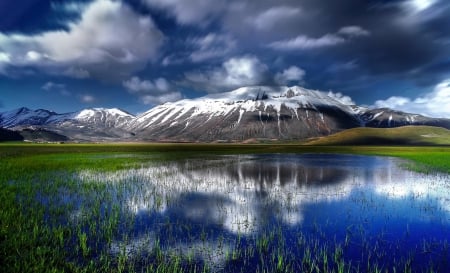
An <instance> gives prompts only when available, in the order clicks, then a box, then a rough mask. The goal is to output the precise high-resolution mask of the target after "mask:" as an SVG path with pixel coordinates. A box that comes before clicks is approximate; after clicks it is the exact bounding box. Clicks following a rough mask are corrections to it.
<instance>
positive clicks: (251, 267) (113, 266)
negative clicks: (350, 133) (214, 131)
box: [0, 145, 450, 272]
mask: <svg viewBox="0 0 450 273" xmlns="http://www.w3.org/2000/svg"><path fill="white" fill-rule="evenodd" d="M212 148H214V149H215V150H214V149H212ZM109 149H111V150H112V152H109V151H108V150H109ZM0 151H1V152H0V163H1V164H0V187H1V192H0V204H2V210H0V223H1V228H0V264H1V265H2V272H211V271H219V272H222V271H223V272H412V271H413V268H414V265H415V259H417V258H418V256H420V257H422V260H424V261H431V262H430V264H427V265H426V266H424V267H421V268H422V269H423V270H424V271H427V272H432V271H433V270H437V269H438V268H440V267H442V266H443V267H444V268H445V267H446V266H447V267H446V268H448V266H449V265H448V264H445V259H446V258H448V257H449V255H450V254H449V247H448V242H447V241H444V242H443V241H438V242H428V241H424V242H423V244H422V245H421V248H420V250H421V251H420V253H419V254H417V253H413V254H408V253H404V254H406V255H403V256H402V255H400V256H396V260H395V263H394V262H392V261H391V260H389V255H390V254H389V253H388V252H387V250H386V248H384V247H382V246H381V244H383V243H384V244H385V243H386V241H385V240H386V239H385V235H384V233H379V234H378V237H376V238H367V237H366V236H365V233H364V232H365V229H366V228H365V227H363V226H361V227H359V230H358V229H357V228H356V227H354V226H348V227H347V229H346V230H345V232H344V233H343V234H342V235H341V236H339V237H338V238H327V239H326V240H324V238H323V237H324V236H325V235H324V234H325V232H324V231H323V230H322V227H321V226H319V225H317V224H316V225H314V224H312V225H311V226H310V228H311V230H312V232H311V233H305V231H303V230H298V231H297V232H296V233H294V235H295V236H290V237H289V238H286V237H285V230H284V229H285V228H286V227H285V226H283V225H281V224H276V225H274V226H268V227H269V228H267V229H266V230H264V231H262V232H260V233H257V234H253V235H249V234H245V233H244V234H243V233H240V232H238V233H237V234H236V235H233V236H231V235H230V234H228V233H223V234H216V233H215V232H214V231H211V230H208V229H207V228H205V227H204V226H203V227H202V225H195V226H192V225H189V224H188V223H183V222H182V221H180V222H175V223H174V222H172V220H171V219H170V218H166V219H163V218H158V219H159V220H158V221H159V222H158V223H157V225H158V226H159V227H160V229H159V232H158V233H157V234H154V236H153V237H151V236H150V237H149V241H148V242H147V245H146V246H140V245H136V246H135V247H133V248H130V247H129V246H130V245H133V243H132V242H133V239H134V237H135V236H136V235H135V234H133V232H130V231H133V230H136V226H137V225H139V219H140V218H138V217H137V216H136V214H130V213H129V211H127V210H126V209H125V208H124V207H123V206H122V205H121V203H120V202H121V201H123V200H124V198H125V194H126V193H127V192H130V191H135V192H136V193H137V194H139V193H142V191H143V189H144V188H143V187H144V185H141V184H140V182H141V181H139V180H137V179H134V180H133V179H131V180H130V181H127V182H119V183H115V184H113V183H112V182H108V181H106V182H105V181H99V178H98V177H93V178H92V179H91V180H90V178H89V177H88V178H87V179H85V180H84V181H80V179H79V178H78V177H74V175H73V174H75V173H80V172H83V171H86V170H88V171H89V172H92V173H115V172H118V171H123V170H129V169H139V168H144V167H149V166H150V167H151V166H158V165H166V164H168V163H169V162H172V161H174V160H180V159H184V158H186V157H188V158H193V160H195V159H196V158H203V159H204V158H209V157H211V158H215V155H214V154H215V153H217V154H230V153H231V154H233V153H258V152H268V151H269V152H285V151H289V152H300V153H303V152H308V153H310V152H317V151H320V152H324V153H332V152H333V153H335V152H345V153H362V154H373V155H389V156H399V157H403V158H407V159H411V160H414V162H419V164H417V163H406V164H408V165H406V167H407V168H409V169H413V170H417V171H421V172H426V173H432V172H435V171H444V172H450V167H449V150H448V148H426V149H425V152H424V150H423V149H419V148H414V147H411V148H409V147H402V148H392V147H358V148H355V147H325V148H310V147H308V148H303V147H298V146H292V145H281V146H274V147H272V146H270V147H268V146H265V145H254V146H252V145H248V146H240V145H234V146H222V145H215V146H211V145H201V146H195V145H178V146H176V145H175V146H170V145H154V146H145V145H124V146H121V145H117V146H116V145H112V146H108V145H101V146H96V145H80V146H78V145H67V146H66V145H61V146H59V145H55V146H48V145H36V146H35V145H30V146H28V145H13V146H4V145H2V146H1V147H0ZM211 162H213V161H211ZM211 164H213V163H211ZM214 164H216V165H219V166H220V164H221V162H220V161H217V163H214ZM211 167H214V166H213V165H211ZM164 175H165V174H164V173H163V172H161V173H160V177H155V179H162V178H164ZM172 182H173V183H176V181H172ZM149 197H151V198H150V199H148V200H147V201H148V202H149V203H148V204H149V206H150V207H151V209H152V211H156V212H158V211H162V210H164V208H165V207H167V206H168V205H169V204H170V203H172V202H174V201H173V200H171V196H170V194H169V195H164V194H162V193H161V192H158V190H157V189H155V190H154V191H153V192H151V193H150V195H149ZM369 202H370V201H369V200H367V199H364V200H362V201H361V203H362V205H363V206H369V204H370V203H369ZM218 204H219V205H218V206H219V209H220V207H221V206H225V203H218ZM283 208H285V209H287V207H283ZM425 209H426V208H425ZM148 213H150V212H148ZM153 214H154V215H157V214H155V213H154V212H153ZM153 214H149V216H148V218H143V219H153V218H151V217H150V216H151V215H153ZM142 217H144V216H142ZM149 221H150V220H149ZM245 225H247V226H245ZM248 225H249V224H248V223H247V224H245V223H243V226H242V227H243V229H244V230H245V229H246V227H249V226H248ZM199 227H200V229H199ZM147 231H148V232H151V230H147ZM410 232H411V231H410V228H409V227H405V234H409V233H410ZM158 234H159V235H158ZM181 234H182V235H183V236H181ZM250 234H252V233H250ZM187 238H191V241H193V242H200V243H199V245H198V247H197V248H191V249H188V250H185V249H171V248H170V245H171V244H180V245H186V242H189V239H187ZM406 238H407V236H406ZM405 240H407V239H405ZM209 242H213V244H214V247H210V246H209V245H208V243H209ZM405 242H406V241H398V242H394V243H392V244H390V245H389V247H391V248H394V249H395V248H396V247H402V245H403V244H405ZM149 245H150V246H151V247H148V246H149ZM111 249H115V251H111ZM355 251H359V252H360V254H358V255H356V256H355ZM204 257H209V259H210V260H205V259H204ZM354 257H358V260H354ZM423 257H428V258H423ZM214 259H223V261H221V262H220V263H219V265H216V264H214V263H211V260H214ZM439 266H440V267H439Z"/></svg>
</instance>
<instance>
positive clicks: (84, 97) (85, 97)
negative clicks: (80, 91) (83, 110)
mask: <svg viewBox="0 0 450 273" xmlns="http://www.w3.org/2000/svg"><path fill="white" fill-rule="evenodd" d="M79 98H80V101H81V102H83V103H93V102H94V101H95V97H94V96H92V95H89V94H84V95H81V96H79Z"/></svg>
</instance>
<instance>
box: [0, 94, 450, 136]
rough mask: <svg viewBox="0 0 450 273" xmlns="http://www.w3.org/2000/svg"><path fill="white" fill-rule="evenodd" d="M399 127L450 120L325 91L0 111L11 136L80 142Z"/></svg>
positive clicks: (448, 123)
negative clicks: (348, 100)
mask: <svg viewBox="0 0 450 273" xmlns="http://www.w3.org/2000/svg"><path fill="white" fill-rule="evenodd" d="M404 125H430V126H440V127H445V128H448V129H450V120H449V119H436V118H428V117H424V116H421V115H417V114H409V113H403V112H399V111H394V110H391V109H386V108H383V109H368V108H364V107H359V106H355V105H347V104H345V103H344V102H342V101H341V100H340V99H339V98H336V97H335V96H330V95H329V94H327V93H325V92H321V91H315V90H308V89H305V88H302V87H298V86H293V87H286V86H280V87H268V86H255V87H242V88H239V89H236V90H234V91H231V92H226V93H220V94H212V95H208V96H205V97H201V98H197V99H185V100H180V101H177V102H171V103H165V104H162V105H159V106H156V107H154V108H152V109H150V110H149V111H147V112H145V113H143V114H141V115H139V116H133V115H131V114H129V113H127V112H125V111H122V110H120V109H117V108H113V109H105V108H93V109H85V110H82V111H79V112H74V113H65V114H58V113H55V112H52V111H48V110H43V109H39V110H30V109H28V108H20V109H16V110H12V111H8V112H3V113H0V127H4V128H10V129H13V130H16V131H17V130H18V131H20V130H24V129H26V128H30V127H32V128H33V129H44V130H48V131H51V132H55V133H57V134H59V135H62V136H67V137H68V138H69V139H71V140H85V141H118V140H122V141H123V140H127V141H128V140H131V141H133V140H147V141H187V142H196V141H200V142H216V141H244V140H248V139H272V140H295V139H305V138H310V137H320V136H326V135H330V134H333V133H336V132H340V131H343V130H345V129H350V128H355V127H376V128H378V127H381V128H390V127H399V126H404Z"/></svg>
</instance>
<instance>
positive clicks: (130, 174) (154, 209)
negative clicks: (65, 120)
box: [71, 154, 450, 272]
mask: <svg viewBox="0 0 450 273" xmlns="http://www.w3.org/2000/svg"><path fill="white" fill-rule="evenodd" d="M403 163H404V162H403V161H401V160H399V159H395V158H389V157H373V156H356V155H328V154H303V155H294V154H267V155H232V156H217V157H208V158H207V159H204V158H203V159H202V158H191V159H184V160H176V161H170V162H164V163H151V164H147V165H142V166H141V167H139V168H132V169H126V170H119V171H115V172H95V171H91V170H85V171H82V172H79V173H77V174H76V179H77V180H78V181H80V183H92V182H95V183H102V184H104V186H105V187H106V191H107V192H108V198H105V199H104V200H103V201H102V206H103V207H102V209H105V210H107V209H108V208H111V207H113V206H114V207H117V206H118V210H119V214H120V223H119V227H120V228H119V230H118V232H117V234H116V236H114V239H113V240H112V241H111V242H109V243H105V244H96V245H95V246H94V245H93V246H91V247H93V248H95V247H97V248H106V249H107V251H108V252H109V253H110V254H111V255H120V254H121V253H122V254H125V255H127V256H128V257H132V258H133V259H135V260H136V261H138V262H137V264H138V265H140V266H143V267H146V266H148V265H149V264H151V263H152V262H153V261H154V260H155V251H157V252H158V253H159V255H164V256H165V257H168V258H167V259H170V257H174V256H177V257H181V259H182V261H183V263H184V264H189V263H197V264H199V265H202V266H203V267H206V268H207V269H208V270H211V271H216V272H236V271H241V270H242V271H243V272H251V271H257V270H258V271H263V270H267V271H276V270H278V271H294V272H295V271H302V270H309V269H311V270H316V271H317V270H319V271H320V272H323V271H339V269H340V268H341V269H342V268H345V271H347V270H348V271H353V272H366V271H376V270H378V269H379V270H382V271H386V270H388V271H389V272H391V271H394V268H395V270H396V271H397V272H403V271H405V270H406V271H408V270H412V271H425V270H430V269H434V270H438V271H440V272H444V271H448V270H450V262H449V261H450V249H449V243H450V177H449V176H448V175H446V174H433V175H425V174H419V173H415V172H412V171H408V170H405V169H404V168H402V167H401V166H402V164H403ZM83 198H84V200H81V201H80V200H78V201H79V202H77V205H76V206H75V207H76V209H75V210H74V211H73V213H72V215H71V221H73V222H77V221H81V220H80V219H81V218H82V217H83V215H88V214H87V213H86V210H89V205H88V204H89V199H90V198H91V199H94V198H99V197H98V196H94V193H93V194H92V195H87V196H85V197H83Z"/></svg>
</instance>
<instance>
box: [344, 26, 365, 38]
mask: <svg viewBox="0 0 450 273" xmlns="http://www.w3.org/2000/svg"><path fill="white" fill-rule="evenodd" d="M338 34H342V35H347V36H350V37H356V36H369V35H370V32H369V31H368V30H365V29H363V28H362V27H359V26H346V27H342V28H341V29H339V31H338Z"/></svg>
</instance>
